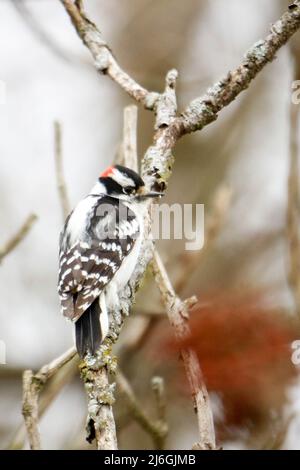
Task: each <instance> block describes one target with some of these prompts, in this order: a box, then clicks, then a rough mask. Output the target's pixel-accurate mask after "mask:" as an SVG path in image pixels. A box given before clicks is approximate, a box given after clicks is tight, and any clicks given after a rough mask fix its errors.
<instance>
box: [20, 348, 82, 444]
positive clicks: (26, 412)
mask: <svg viewBox="0 0 300 470" xmlns="http://www.w3.org/2000/svg"><path fill="white" fill-rule="evenodd" d="M75 354H76V351H75V349H74V348H70V349H68V351H66V352H65V353H64V354H62V355H61V356H59V357H58V358H56V359H54V360H53V361H52V362H50V363H49V364H46V365H45V366H43V367H42V368H41V369H40V370H39V371H38V372H37V373H36V374H33V372H32V370H25V371H24V374H23V407H22V412H23V416H24V421H25V426H26V430H27V435H28V439H29V444H30V448H31V449H32V450H39V449H41V439H40V432H39V428H38V420H39V395H40V392H41V391H42V389H43V388H44V385H45V384H46V382H47V381H48V380H49V379H50V378H51V377H52V376H53V375H54V374H56V373H57V372H58V371H59V370H60V369H61V368H62V367H63V366H64V365H65V364H67V363H68V362H69V361H70V360H71V359H73V357H74V356H75Z"/></svg>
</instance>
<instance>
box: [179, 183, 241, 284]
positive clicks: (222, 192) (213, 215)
mask: <svg viewBox="0 0 300 470" xmlns="http://www.w3.org/2000/svg"><path fill="white" fill-rule="evenodd" d="M231 199H232V190H231V189H230V188H229V187H228V186H227V185H221V186H220V187H219V188H218V189H217V191H216V193H215V195H214V199H213V203H212V208H211V211H210V213H209V216H208V218H207V221H206V222H205V232H204V246H203V248H202V249H201V250H198V251H192V252H187V253H184V254H183V255H182V256H181V263H180V277H179V278H178V280H177V281H176V283H175V291H176V292H178V293H180V292H181V291H182V290H183V289H184V287H185V286H186V285H187V283H188V282H189V279H190V276H191V275H192V273H193V271H194V270H195V269H196V268H197V266H198V265H199V263H200V261H201V258H202V256H203V254H204V253H205V252H206V250H207V249H208V248H209V247H210V246H211V244H212V243H213V242H214V240H215V239H216V237H217V236H218V234H219V233H220V230H221V228H222V226H223V223H224V219H225V217H226V215H227V213H228V209H229V207H230V202H231Z"/></svg>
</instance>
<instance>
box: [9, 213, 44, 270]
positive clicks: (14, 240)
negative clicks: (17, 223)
mask: <svg viewBox="0 0 300 470" xmlns="http://www.w3.org/2000/svg"><path fill="white" fill-rule="evenodd" d="M36 220H37V216H36V215H35V214H30V215H29V216H28V217H27V219H26V220H25V222H24V223H23V225H22V226H21V227H20V229H19V230H18V232H17V233H16V234H15V235H13V236H12V237H11V238H10V239H9V240H8V241H7V242H6V243H5V244H4V245H3V246H2V247H0V263H1V261H3V259H4V258H5V256H7V255H8V254H9V253H11V252H12V251H13V250H14V249H15V248H16V247H17V246H18V245H19V243H20V242H21V241H22V240H23V239H24V238H25V237H26V235H27V234H28V232H29V231H30V230H31V228H32V226H33V224H34V222H35V221H36Z"/></svg>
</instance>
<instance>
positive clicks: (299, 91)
mask: <svg viewBox="0 0 300 470" xmlns="http://www.w3.org/2000/svg"><path fill="white" fill-rule="evenodd" d="M292 90H293V92H292V103H293V104H300V80H295V81H293V83H292Z"/></svg>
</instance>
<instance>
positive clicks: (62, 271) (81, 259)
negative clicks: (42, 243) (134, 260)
mask: <svg viewBox="0 0 300 470" xmlns="http://www.w3.org/2000/svg"><path fill="white" fill-rule="evenodd" d="M89 197H91V196H89ZM94 197H95V198H96V200H94V203H93V204H92V205H91V212H90V214H89V216H88V223H87V226H86V230H85V231H84V232H82V233H80V236H79V237H78V239H76V240H75V241H74V239H73V240H72V236H71V235H70V227H71V226H72V223H71V222H70V221H71V219H72V217H74V216H76V214H75V211H76V209H75V211H74V212H73V213H72V214H71V215H70V217H69V218H68V219H67V221H66V224H65V227H64V230H63V232H62V234H61V240H60V262H59V279H58V292H59V296H60V301H61V307H62V313H63V314H64V315H65V316H66V317H68V318H70V319H72V320H78V318H79V317H80V316H81V315H82V314H83V313H84V312H85V311H86V310H87V309H88V308H89V306H90V305H91V304H92V303H93V301H94V300H95V299H96V298H98V297H99V295H100V294H101V292H102V291H103V289H104V288H105V286H106V285H107V284H108V283H109V282H110V281H111V280H112V278H113V277H114V275H115V273H116V272H117V271H118V269H119V268H120V267H121V265H122V262H123V260H124V258H125V257H126V256H128V254H129V253H130V251H131V250H132V248H133V246H134V243H135V241H136V239H137V237H138V234H139V223H138V219H137V218H136V216H135V214H134V212H133V211H131V210H130V209H128V208H127V207H126V206H125V205H124V204H122V203H120V202H119V201H118V200H116V199H114V198H111V197H109V196H105V197H97V196H94ZM104 205H105V211H103V210H102V208H103V207H104ZM73 238H74V237H73ZM71 240H72V242H73V244H72V245H71Z"/></svg>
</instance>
